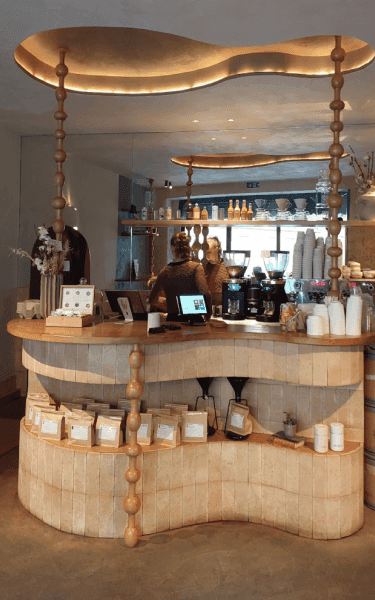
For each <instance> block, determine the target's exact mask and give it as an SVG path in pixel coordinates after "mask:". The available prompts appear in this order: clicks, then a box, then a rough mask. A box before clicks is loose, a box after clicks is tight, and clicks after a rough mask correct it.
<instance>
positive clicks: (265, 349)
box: [260, 340, 275, 379]
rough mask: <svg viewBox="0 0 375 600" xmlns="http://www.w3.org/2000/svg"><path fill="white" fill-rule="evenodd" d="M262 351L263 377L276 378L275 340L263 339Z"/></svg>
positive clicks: (261, 343)
mask: <svg viewBox="0 0 375 600" xmlns="http://www.w3.org/2000/svg"><path fill="white" fill-rule="evenodd" d="M260 352H261V360H262V371H261V376H262V378H263V379H274V372H275V367H274V364H275V355H274V342H272V341H270V340H261V342H260Z"/></svg>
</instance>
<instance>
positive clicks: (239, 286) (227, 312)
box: [222, 250, 250, 321]
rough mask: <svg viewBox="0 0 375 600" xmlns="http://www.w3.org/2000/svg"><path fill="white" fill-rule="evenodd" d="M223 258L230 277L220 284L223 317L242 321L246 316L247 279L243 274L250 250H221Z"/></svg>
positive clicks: (247, 263) (247, 264)
mask: <svg viewBox="0 0 375 600" xmlns="http://www.w3.org/2000/svg"><path fill="white" fill-rule="evenodd" d="M223 260H224V266H225V267H226V269H227V272H228V275H229V277H230V279H224V281H223V284H222V291H223V297H222V306H223V313H222V314H223V319H228V320H230V321H242V320H243V319H245V318H246V303H247V286H248V280H247V279H244V275H245V272H246V269H247V267H248V266H249V262H250V250H233V251H231V252H223Z"/></svg>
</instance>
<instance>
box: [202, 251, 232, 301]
mask: <svg viewBox="0 0 375 600" xmlns="http://www.w3.org/2000/svg"><path fill="white" fill-rule="evenodd" d="M204 273H205V276H206V281H207V285H208V289H209V290H210V293H211V298H212V303H213V304H214V305H215V306H217V305H220V304H221V303H222V286H223V281H224V279H229V275H228V271H227V269H226V267H225V266H224V263H222V262H221V263H216V264H213V263H207V264H206V265H205V267H204Z"/></svg>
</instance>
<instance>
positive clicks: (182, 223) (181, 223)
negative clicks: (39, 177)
mask: <svg viewBox="0 0 375 600" xmlns="http://www.w3.org/2000/svg"><path fill="white" fill-rule="evenodd" d="M121 223H122V224H123V225H127V226H130V227H186V226H187V225H190V226H194V225H204V226H206V227H210V226H211V227H213V226H214V227H328V223H329V221H201V220H199V221H198V220H192V221H190V220H187V219H178V220H176V219H174V220H171V221H168V220H166V219H163V220H160V221H139V220H134V219H130V220H124V221H121ZM341 226H342V227H375V221H341Z"/></svg>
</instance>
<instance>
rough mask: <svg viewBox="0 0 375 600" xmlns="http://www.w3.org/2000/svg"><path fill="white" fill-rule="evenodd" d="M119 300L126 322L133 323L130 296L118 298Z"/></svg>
mask: <svg viewBox="0 0 375 600" xmlns="http://www.w3.org/2000/svg"><path fill="white" fill-rule="evenodd" d="M117 302H118V303H119V307H120V309H121V312H122V314H123V315H124V319H125V323H132V322H133V313H132V309H131V306H130V302H129V298H118V299H117Z"/></svg>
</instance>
